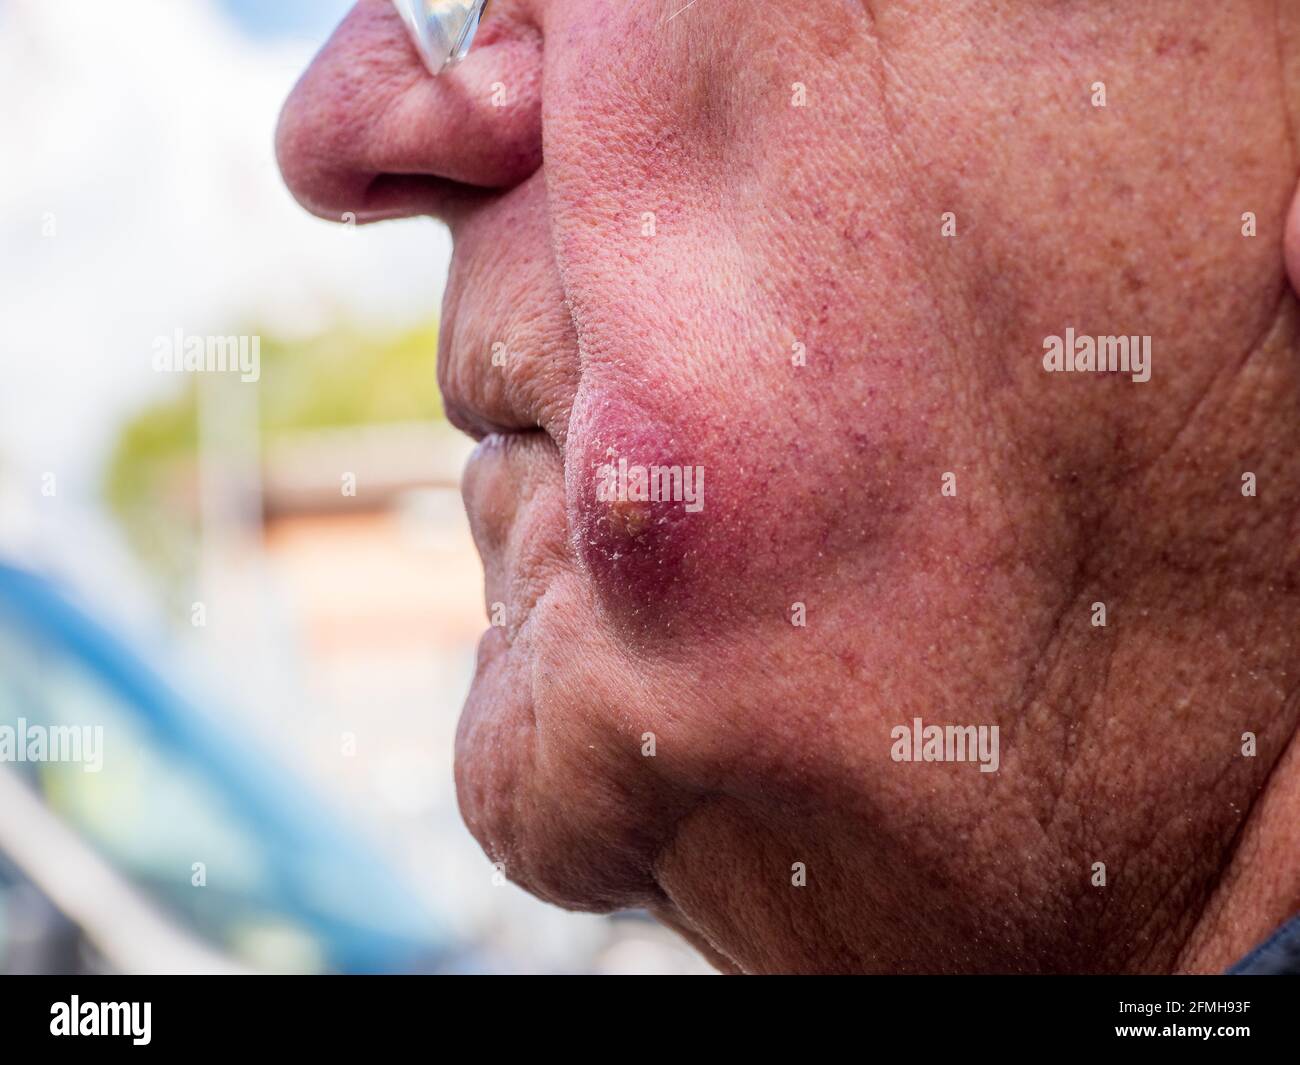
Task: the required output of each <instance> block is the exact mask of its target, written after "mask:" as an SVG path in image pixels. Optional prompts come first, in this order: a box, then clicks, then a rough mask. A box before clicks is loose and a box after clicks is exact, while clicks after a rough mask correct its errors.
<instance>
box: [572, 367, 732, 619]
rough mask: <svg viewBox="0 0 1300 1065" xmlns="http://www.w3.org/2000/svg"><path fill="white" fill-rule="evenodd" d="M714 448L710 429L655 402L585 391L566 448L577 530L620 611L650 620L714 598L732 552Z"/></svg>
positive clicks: (607, 597) (592, 569)
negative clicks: (709, 578) (708, 580)
mask: <svg viewBox="0 0 1300 1065" xmlns="http://www.w3.org/2000/svg"><path fill="white" fill-rule="evenodd" d="M691 420H692V422H693V423H694V422H696V421H698V419H696V418H692V419H691ZM711 445H712V441H711V437H710V434H709V433H708V432H707V429H705V428H702V427H699V426H696V425H694V424H693V425H692V426H691V427H689V428H687V427H685V426H683V425H682V424H680V422H679V421H677V420H675V419H673V418H672V417H671V415H670V414H669V412H666V411H664V410H658V409H653V408H652V407H651V405H649V404H643V403H636V402H631V401H628V400H626V399H623V398H615V397H612V396H610V395H596V396H593V395H591V394H589V393H588V394H586V395H583V396H580V397H579V400H578V402H577V404H576V406H575V408H574V413H573V418H572V420H571V422H570V432H569V438H568V446H567V448H566V452H567V461H566V467H567V468H566V471H565V481H566V485H565V492H566V497H567V504H568V509H569V526H570V528H571V529H572V530H573V535H574V537H575V540H576V543H575V547H576V549H577V553H578V556H579V558H580V559H581V560H582V563H583V566H584V567H585V569H586V570H587V572H588V574H589V575H590V577H591V579H592V581H593V583H594V584H595V587H596V590H597V592H598V594H599V595H600V598H601V600H602V602H603V603H604V604H605V605H606V607H607V608H609V609H611V610H612V611H614V612H615V613H616V614H619V615H622V616H624V617H636V618H639V619H641V620H650V619H651V617H652V616H654V617H663V616H664V615H666V614H681V613H683V612H689V611H690V610H691V609H692V608H693V607H695V606H697V605H699V604H700V603H701V601H702V600H704V599H705V598H707V595H706V590H705V589H704V587H703V585H704V583H705V582H704V581H703V579H702V578H703V576H704V574H705V573H706V571H707V568H708V567H709V566H711V565H717V564H719V563H722V562H725V559H726V556H727V555H728V553H729V552H728V550H727V547H726V544H725V538H724V542H722V543H720V542H719V533H720V531H721V530H722V529H723V528H724V527H725V524H726V523H725V521H724V520H723V519H722V515H723V513H724V511H725V508H726V506H727V503H726V496H725V493H722V492H720V491H719V488H720V485H719V484H718V481H717V474H718V469H717V463H716V462H714V461H711V459H713V458H716V453H715V452H714V450H713V448H712V446H711Z"/></svg>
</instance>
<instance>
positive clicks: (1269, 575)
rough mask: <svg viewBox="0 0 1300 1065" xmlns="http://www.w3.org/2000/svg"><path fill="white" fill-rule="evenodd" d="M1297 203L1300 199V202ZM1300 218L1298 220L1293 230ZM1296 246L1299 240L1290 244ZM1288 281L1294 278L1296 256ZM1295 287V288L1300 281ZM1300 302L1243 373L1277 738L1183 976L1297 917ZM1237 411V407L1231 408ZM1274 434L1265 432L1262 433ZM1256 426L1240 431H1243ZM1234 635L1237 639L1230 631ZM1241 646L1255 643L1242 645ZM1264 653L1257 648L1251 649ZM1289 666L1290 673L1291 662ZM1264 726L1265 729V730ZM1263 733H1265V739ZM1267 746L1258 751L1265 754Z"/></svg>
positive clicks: (1270, 715)
mask: <svg viewBox="0 0 1300 1065" xmlns="http://www.w3.org/2000/svg"><path fill="white" fill-rule="evenodd" d="M1297 203H1300V199H1298V200H1297ZM1298 217H1300V215H1298V214H1297V212H1296V211H1293V214H1292V226H1291V230H1292V233H1293V234H1294V233H1295V232H1296V230H1297V227H1296V225H1295V222H1296V220H1297V218H1298ZM1292 243H1293V242H1292ZM1288 258H1289V259H1291V270H1290V272H1291V274H1292V277H1293V279H1294V277H1295V276H1296V270H1295V257H1294V256H1293V255H1292V256H1289V257H1288ZM1293 283H1294V281H1293ZM1298 318H1300V311H1298V310H1297V302H1296V297H1295V295H1294V293H1293V291H1292V290H1291V289H1287V290H1286V292H1285V293H1284V295H1283V298H1282V300H1281V302H1280V304H1279V311H1278V316H1277V321H1276V323H1275V327H1274V328H1273V329H1272V330H1271V332H1270V335H1269V337H1268V338H1267V339H1266V340H1265V342H1264V344H1263V345H1262V346H1261V348H1260V350H1259V351H1258V352H1257V353H1256V354H1255V355H1254V356H1253V357H1252V358H1251V359H1250V360H1249V361H1248V362H1247V364H1246V365H1245V366H1244V367H1243V370H1242V372H1241V373H1240V374H1239V375H1238V389H1237V391H1238V392H1240V393H1241V395H1242V399H1243V401H1248V402H1251V403H1253V404H1256V405H1258V416H1257V418H1256V419H1255V421H1256V423H1257V424H1259V425H1260V427H1261V431H1260V432H1258V433H1257V434H1256V439H1257V447H1256V449H1255V450H1256V452H1257V454H1259V455H1260V456H1261V459H1264V457H1266V456H1267V457H1268V458H1269V459H1270V460H1271V464H1272V465H1274V466H1275V468H1276V469H1277V474H1276V475H1275V477H1276V480H1277V483H1276V485H1275V487H1274V488H1273V489H1272V490H1271V491H1270V495H1272V496H1273V497H1274V504H1273V506H1271V507H1270V510H1271V511H1272V512H1273V513H1274V515H1275V516H1274V519H1273V520H1272V521H1271V522H1270V523H1269V525H1268V534H1267V535H1266V536H1263V537H1261V540H1262V543H1261V545H1260V547H1261V551H1260V556H1259V558H1258V559H1256V560H1255V564H1254V565H1253V566H1251V567H1250V568H1249V569H1248V571H1247V573H1246V580H1247V581H1248V582H1249V583H1248V584H1247V585H1246V587H1248V588H1249V587H1253V588H1255V589H1257V591H1256V592H1255V593H1254V595H1253V596H1252V598H1253V599H1254V600H1255V601H1256V604H1257V607H1258V609H1259V611H1260V612H1261V614H1263V615H1265V616H1267V617H1269V618H1271V620H1272V624H1271V626H1270V627H1271V629H1272V631H1271V632H1269V633H1268V635H1267V637H1266V639H1267V640H1268V642H1269V643H1271V644H1272V646H1273V647H1274V649H1275V650H1274V652H1273V654H1274V656H1275V660H1276V662H1277V664H1278V668H1277V669H1276V674H1277V676H1276V679H1275V680H1274V681H1273V684H1274V691H1273V692H1272V693H1271V695H1270V696H1269V697H1268V698H1267V699H1262V700H1261V701H1260V705H1259V708H1258V713H1259V716H1260V718H1261V726H1262V727H1267V728H1268V730H1269V732H1270V733H1271V734H1272V737H1271V739H1270V741H1269V744H1268V749H1269V752H1270V754H1271V755H1272V757H1268V758H1266V759H1265V760H1264V761H1263V762H1262V764H1261V766H1260V771H1259V772H1257V773H1256V776H1257V777H1258V778H1260V783H1259V786H1258V788H1257V789H1256V790H1255V791H1254V792H1253V793H1250V792H1247V793H1246V794H1245V795H1244V796H1243V798H1244V800H1245V802H1246V803H1249V805H1248V806H1246V807H1244V808H1245V809H1247V810H1248V811H1249V812H1248V813H1247V815H1246V817H1245V818H1244V820H1243V821H1242V823H1241V827H1240V829H1239V831H1238V832H1237V833H1236V835H1235V837H1234V839H1233V841H1232V846H1231V849H1230V851H1229V853H1228V854H1227V855H1226V860H1225V861H1224V862H1223V864H1222V868H1221V872H1220V874H1219V877H1218V881H1217V884H1216V886H1215V888H1214V890H1213V892H1212V894H1211V895H1210V897H1209V899H1208V901H1207V903H1206V905H1205V906H1204V908H1203V910H1202V911H1201V914H1200V917H1199V919H1198V921H1197V923H1196V926H1195V928H1194V929H1193V931H1192V933H1191V934H1190V935H1189V936H1188V938H1187V941H1186V943H1185V945H1184V947H1183V949H1182V952H1181V953H1180V955H1179V959H1178V964H1177V968H1178V970H1180V971H1185V972H1221V971H1222V970H1223V969H1225V968H1227V967H1228V966H1230V965H1231V964H1233V963H1234V962H1235V961H1237V960H1238V959H1239V958H1241V957H1242V956H1243V955H1244V954H1245V953H1247V952H1248V951H1249V950H1250V949H1251V948H1252V947H1254V946H1256V945H1257V944H1258V943H1259V942H1260V941H1262V940H1263V939H1265V938H1266V937H1267V936H1268V935H1269V934H1270V933H1271V932H1272V931H1273V930H1274V929H1275V928H1277V927H1278V926H1279V925H1281V924H1282V923H1283V922H1285V921H1286V920H1288V919H1289V918H1291V917H1293V916H1295V915H1296V913H1297V912H1300V742H1298V741H1297V738H1296V737H1297V722H1298V720H1300V705H1298V703H1300V661H1297V659H1300V649H1298V648H1297V647H1296V646H1295V644H1296V643H1297V642H1300V641H1297V638H1296V637H1295V636H1294V635H1293V634H1294V633H1296V632H1297V623H1298V621H1300V619H1298V618H1297V617H1296V613H1297V596H1298V594H1300V592H1298V589H1300V528H1298V526H1300V521H1298V520H1297V513H1298V511H1300V470H1297V468H1296V466H1297V464H1296V461H1295V458H1294V454H1295V453H1294V447H1293V443H1292V441H1293V438H1294V427H1295V426H1296V425H1298V424H1300V372H1298V371H1297V355H1300V341H1298V339H1297V337H1298V331H1297V324H1296V323H1297V319H1298ZM1234 409H1235V405H1234ZM1265 426H1268V427H1271V429H1272V431H1271V432H1269V431H1264V427H1265ZM1249 427H1250V426H1248V425H1247V426H1238V431H1240V430H1242V429H1246V428H1249ZM1259 628H1260V626H1259V625H1258V623H1256V624H1255V625H1248V626H1247V627H1246V629H1245V630H1244V631H1243V632H1242V635H1244V636H1246V637H1248V638H1257V635H1256V634H1257V633H1258V630H1259ZM1229 636H1231V633H1229ZM1241 646H1250V645H1249V644H1243V645H1241ZM1261 652H1264V653H1267V650H1266V648H1265V647H1260V646H1258V645H1257V646H1256V647H1255V648H1252V651H1251V652H1248V653H1254V654H1259V653H1261ZM1287 662H1290V663H1291V665H1290V668H1287V667H1286V665H1285V663H1287ZM1265 721H1267V725H1265ZM1262 735H1263V734H1262V733H1261V736H1262ZM1263 748H1264V744H1263V743H1261V745H1260V749H1261V752H1260V753H1261V754H1264V749H1263Z"/></svg>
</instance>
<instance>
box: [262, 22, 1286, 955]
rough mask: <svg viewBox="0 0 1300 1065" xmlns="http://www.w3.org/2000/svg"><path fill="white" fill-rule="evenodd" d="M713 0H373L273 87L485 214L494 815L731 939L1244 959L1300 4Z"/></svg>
mask: <svg viewBox="0 0 1300 1065" xmlns="http://www.w3.org/2000/svg"><path fill="white" fill-rule="evenodd" d="M681 8H682V0H629V2H621V3H613V2H608V3H606V2H600V0H493V2H492V4H491V5H490V6H489V8H488V13H487V15H486V16H485V18H484V21H483V24H482V27H481V29H480V31H479V37H478V38H477V40H476V43H475V45H474V48H473V49H472V50H471V52H470V54H469V56H468V57H467V58H466V59H465V61H464V62H463V63H462V64H460V65H459V66H458V67H456V68H455V69H454V70H452V71H451V72H449V73H447V74H444V75H443V76H441V77H439V78H436V79H435V78H431V77H430V76H429V75H428V73H427V72H426V71H425V69H424V67H423V66H422V65H421V63H420V61H419V59H418V57H417V56H416V54H415V52H414V50H413V49H412V46H411V44H410V42H409V41H408V39H407V37H406V36H405V31H404V28H403V26H402V25H401V22H400V20H399V19H398V17H397V16H396V14H395V13H394V12H393V10H392V8H391V5H390V4H388V3H387V2H386V0H362V2H361V3H359V4H358V5H357V7H356V8H355V10H354V11H353V12H352V13H351V14H350V15H349V16H348V18H347V19H346V20H345V21H344V23H343V24H342V25H341V26H340V27H339V29H338V30H337V32H336V33H335V35H334V37H333V39H332V40H331V41H330V42H329V44H327V45H326V47H325V48H324V50H323V51H322V52H321V54H320V55H319V56H318V57H317V59H316V60H315V62H314V64H313V65H312V67H311V68H310V69H309V70H308V71H307V72H306V74H305V75H304V76H303V79H302V81H301V82H300V83H299V85H298V87H297V88H296V89H295V90H294V93H293V95H292V96H291V98H290V100H289V101H288V103H287V105H286V108H285V112H284V115H283V117H282V120H281V125H280V130H279V134H278V150H279V155H280V160H281V166H282V169H283V171H284V173H285V177H286V180H287V181H288V183H289V186H290V188H291V189H292V190H293V192H294V194H295V195H296V196H297V198H298V199H299V200H300V201H301V202H302V203H303V204H304V205H305V206H306V207H307V208H308V209H310V210H312V211H314V212H316V213H318V214H320V215H321V216H323V217H327V218H332V219H335V220H338V219H340V218H341V217H342V215H343V214H344V213H345V212H354V213H355V214H356V216H357V218H358V220H359V221H376V220H381V219H387V218H397V217H407V216H417V215H434V216H437V217H439V218H441V219H443V220H445V221H446V222H447V224H448V225H450V227H451V229H452V232H453V236H454V238H455V257H454V262H453V266H452V271H451V276H450V278H449V281H448V286H447V291H446V297H445V301H444V307H443V319H442V336H441V341H440V350H439V352H438V374H439V379H440V383H441V386H442V389H443V393H444V397H445V400H446V408H447V413H448V416H449V417H450V418H451V419H452V420H453V421H454V422H455V423H456V424H458V425H459V426H461V427H462V428H464V429H465V430H466V431H468V432H470V433H472V434H473V435H475V436H476V437H478V438H479V439H480V441H481V442H480V444H479V446H478V448H477V450H476V452H475V455H474V458H473V459H472V460H471V463H470V466H469V468H468V470H467V471H466V476H465V484H464V494H465V500H466V505H467V509H468V513H469V516H470V523H471V526H472V529H473V533H474V536H475V540H476V542H477V544H478V546H479V549H480V552H481V554H482V556H483V560H484V565H485V570H486V589H485V601H486V602H487V603H488V604H492V603H496V602H500V603H504V604H505V625H504V626H495V627H490V628H488V630H487V633H486V635H485V636H484V638H483V642H482V644H481V647H480V652H479V662H478V670H477V676H476V678H475V681H474V685H473V688H472V691H471V692H470V695H469V697H468V701H467V703H466V707H465V711H464V715H463V718H462V722H461V726H460V733H459V739H458V749H457V759H456V780H457V787H458V792H459V796H460V802H461V808H462V811H463V813H464V816H465V819H466V821H467V823H468V825H469V826H470V829H471V830H472V831H473V832H474V834H475V836H476V837H477V838H478V840H479V841H480V842H481V843H482V845H483V847H484V849H485V850H486V852H487V853H488V855H489V856H490V857H491V858H492V859H493V860H494V861H500V862H503V863H504V864H505V869H506V872H507V874H508V875H509V876H510V877H511V878H512V879H513V880H515V881H516V882H518V883H519V884H521V885H523V886H524V887H526V888H527V889H528V890H530V891H532V892H534V893H536V894H537V895H539V896H541V897H542V898H544V899H548V900H551V901H554V902H556V903H558V904H560V905H562V906H567V907H572V908H577V909H592V910H609V909H615V908H622V907H646V908H649V909H651V910H652V911H653V912H654V913H656V914H657V915H658V916H659V917H660V918H661V919H663V920H664V921H666V922H667V923H669V924H671V925H673V926H674V927H675V928H677V929H678V930H679V931H681V932H682V934H683V935H685V936H686V937H687V938H688V939H690V940H691V941H692V942H694V943H695V944H696V945H697V946H699V947H700V949H701V950H703V951H705V952H706V953H707V954H708V955H709V956H710V957H711V958H712V959H713V960H714V961H715V963H716V964H718V965H719V966H720V967H722V968H724V969H728V970H732V971H749V972H765V971H786V972H841V971H864V972H987V971H994V972H1116V971H1119V972H1127V971H1141V972H1153V971H1154V972H1160V971H1188V972H1212V971H1217V970H1221V969H1222V968H1224V967H1225V966H1227V965H1229V964H1231V963H1232V962H1233V961H1234V960H1236V959H1237V958H1238V957H1240V956H1241V955H1242V954H1244V953H1245V952H1246V951H1247V950H1248V949H1249V948H1250V947H1251V946H1253V945H1254V944H1255V943H1257V942H1258V941H1259V940H1261V939H1262V938H1264V937H1265V936H1266V935H1267V934H1268V933H1269V932H1271V931H1272V929H1273V928H1275V927H1276V926H1277V925H1278V924H1280V923H1281V922H1282V921H1283V920H1285V919H1286V918H1287V917H1289V916H1290V915H1292V914H1294V913H1295V912H1296V911H1297V910H1298V909H1300V753H1298V750H1300V745H1298V744H1296V743H1295V742H1293V737H1294V736H1295V734H1296V730H1297V723H1298V718H1300V703H1298V702H1297V692H1298V691H1300V535H1297V534H1298V532H1300V529H1298V528H1297V519H1298V518H1300V454H1298V453H1297V447H1296V443H1297V435H1298V434H1300V362H1298V359H1300V304H1298V303H1297V297H1296V288H1297V282H1300V208H1296V207H1294V206H1293V205H1294V204H1295V202H1296V187H1297V176H1298V175H1300V154H1297V151H1298V150H1297V140H1296V135H1297V134H1296V131H1297V129H1300V121H1298V120H1300V5H1295V4H1291V3H1287V2H1276V3H1275V2H1273V0H1230V2H1228V3H1224V4H1215V5H1206V4H1203V3H1199V2H1195V0H1151V2H1149V3H1144V4H1129V5H1116V4H1111V3H1106V2H1103V0H1091V2H1071V3H1066V2H1057V0H1024V2H1016V3H975V2H949V3H933V2H930V0H926V2H921V0H915V2H897V3H893V2H887V0H877V2H874V3H871V2H864V0H830V2H828V3H820V4H789V3H778V2H776V0H751V2H747V3H743V4H742V3H738V2H737V0H697V2H696V3H694V4H692V5H690V6H689V7H686V8H685V9H682V10H679V9H681ZM1099 82H1100V83H1103V84H1104V93H1105V106H1098V105H1097V103H1096V100H1097V86H1096V83H1099ZM496 85H501V86H503V87H504V90H505V102H504V105H502V106H497V105H496V104H494V103H493V97H494V86H496ZM801 87H802V88H801ZM496 95H497V98H498V99H499V98H500V97H499V93H497V94H496ZM1247 212H1250V213H1251V215H1252V216H1253V220H1254V222H1253V224H1254V232H1255V235H1253V236H1250V235H1246V232H1245V230H1246V228H1247V224H1246V221H1245V219H1244V217H1243V216H1244V215H1246V213H1247ZM949 213H950V214H951V219H950V225H949V226H948V227H947V232H945V226H944V220H945V216H946V215H948V214H949ZM1288 218H1289V219H1290V221H1289V223H1288ZM954 227H955V228H954ZM1288 270H1289V276H1288ZM1067 329H1073V330H1074V332H1075V334H1077V335H1080V336H1084V335H1086V336H1111V335H1124V336H1128V335H1132V336H1149V337H1150V338H1151V353H1152V355H1151V365H1150V370H1151V374H1150V380H1149V381H1146V382H1137V381H1134V380H1133V379H1132V377H1131V375H1129V374H1121V373H1096V372H1092V373H1089V372H1077V373H1048V372H1046V371H1045V370H1044V364H1043V352H1044V338H1047V337H1050V336H1064V335H1065V332H1066V330H1067ZM494 345H503V346H504V347H503V348H498V349H497V350H503V351H504V352H505V358H504V359H503V360H497V363H499V364H494V360H493V358H492V355H493V350H494ZM619 459H625V460H626V462H627V463H628V464H629V465H631V466H639V467H642V468H647V469H649V468H652V467H666V468H673V467H678V468H686V467H691V468H696V467H698V468H702V469H703V470H704V471H705V479H704V484H703V488H704V491H703V497H702V498H703V505H702V507H700V508H699V509H698V510H696V511H694V512H691V511H688V510H687V509H686V507H685V506H684V505H683V503H682V502H681V501H680V500H673V499H667V500H665V499H659V500H645V499H636V498H627V499H621V498H613V499H610V498H601V495H602V493H601V492H600V491H599V490H598V489H599V485H600V484H601V479H602V477H604V476H605V468H606V467H607V466H608V465H609V464H611V463H617V462H618V460H619ZM1247 473H1250V474H1253V475H1254V484H1255V486H1256V487H1255V491H1254V493H1253V494H1247V493H1246V492H1244V491H1243V486H1244V483H1245V482H1244V481H1243V475H1244V474H1247ZM947 474H951V475H952V476H951V477H950V478H946V477H945V475H947ZM945 484H946V485H947V486H948V489H949V490H948V491H947V492H945V491H944V487H945ZM605 494H608V493H605ZM1097 603H1101V604H1104V605H1105V612H1106V623H1105V625H1104V626H1101V625H1096V624H1094V619H1095V617H1096V610H1095V607H1094V604H1097ZM797 621H801V622H802V624H798V623H796V622H797ZM914 718H921V719H922V720H923V721H924V722H925V723H927V724H939V725H976V726H980V725H983V726H994V725H996V726H997V727H998V729H999V735H1000V764H999V766H998V770H997V772H993V773H984V772H980V771H979V767H978V766H977V765H975V764H973V763H971V762H953V761H921V762H913V761H907V762H900V761H895V760H894V758H893V757H891V747H892V746H893V741H892V739H891V730H893V729H894V728H896V727H897V726H900V725H905V726H909V727H910V726H911V723H912V721H913V719H914ZM647 733H650V734H653V750H654V753H653V755H652V756H651V755H647V754H646V753H644V752H645V751H646V744H647V737H646V734H647ZM1244 733H1252V734H1253V735H1254V736H1255V738H1256V749H1255V751H1254V754H1253V756H1245V755H1244V754H1243V734H1244ZM796 863H802V867H803V870H804V875H805V877H806V882H805V883H803V885H802V886H796V884H795V883H794V882H793V881H794V879H797V878H796V877H795V875H794V874H793V873H792V868H793V867H795V865H796ZM1096 863H1104V866H1105V884H1104V886H1101V885H1099V884H1098V883H1097V882H1096V879H1097V878H1096ZM485 875H487V873H485Z"/></svg>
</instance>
